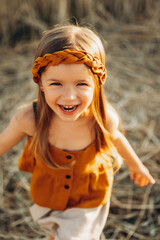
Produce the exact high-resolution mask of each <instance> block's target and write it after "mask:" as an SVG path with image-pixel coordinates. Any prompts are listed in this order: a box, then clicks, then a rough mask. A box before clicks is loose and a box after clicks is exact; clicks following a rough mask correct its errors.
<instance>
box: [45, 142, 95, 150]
mask: <svg viewBox="0 0 160 240" xmlns="http://www.w3.org/2000/svg"><path fill="white" fill-rule="evenodd" d="M95 142H96V139H94V140H93V141H92V142H91V143H90V144H89V145H88V146H87V147H85V148H84V149H80V150H67V149H61V148H58V147H56V146H54V145H52V144H50V143H49V146H50V148H51V149H52V150H57V151H61V152H68V153H78V152H84V151H86V150H88V149H89V148H91V147H92V146H94V145H95Z"/></svg>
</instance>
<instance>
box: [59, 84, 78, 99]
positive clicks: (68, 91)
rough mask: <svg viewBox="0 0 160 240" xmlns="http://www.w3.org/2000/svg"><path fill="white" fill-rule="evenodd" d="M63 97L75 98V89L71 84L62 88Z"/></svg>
mask: <svg viewBox="0 0 160 240" xmlns="http://www.w3.org/2000/svg"><path fill="white" fill-rule="evenodd" d="M62 97H63V99H64V100H75V99H76V91H75V89H74V87H73V86H65V87H64V89H63V96H62Z"/></svg>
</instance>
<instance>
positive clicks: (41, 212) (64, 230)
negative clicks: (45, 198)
mask: <svg viewBox="0 0 160 240" xmlns="http://www.w3.org/2000/svg"><path fill="white" fill-rule="evenodd" d="M109 206H110V203H109V202H108V203H107V204H104V205H101V206H99V207H96V208H69V209H66V210H65V211H57V210H51V209H48V208H44V207H40V206H38V205H37V204H34V205H33V206H32V207H31V208H30V212H31V215H32V217H33V220H34V221H35V222H37V223H38V224H39V225H40V226H41V227H42V229H43V230H44V231H45V232H46V233H47V234H48V235H50V236H52V237H54V239H55V240H99V239H100V235H101V233H102V231H103V228H104V225H105V223H106V220H107V217H108V212H109Z"/></svg>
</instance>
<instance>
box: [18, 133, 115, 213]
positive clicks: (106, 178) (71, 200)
mask: <svg viewBox="0 0 160 240" xmlns="http://www.w3.org/2000/svg"><path fill="white" fill-rule="evenodd" d="M31 140H32V137H28V141H27V143H26V145H25V148H24V152H23V154H22V155H21V157H20V158H19V169H20V170H22V171H27V172H30V173H32V179H31V188H30V193H31V197H32V199H33V201H34V202H35V203H36V204H38V205H39V206H42V207H47V208H50V209H54V210H61V211H63V210H65V209H67V208H71V207H78V208H94V207H98V206H99V205H102V204H105V203H106V202H107V201H108V200H109V199H110V196H111V191H112V184H113V167H112V158H111V156H109V155H108V156H106V154H101V153H97V152H96V141H94V142H93V143H92V144H90V145H89V146H88V147H87V148H86V149H85V150H82V151H64V150H61V149H58V148H56V147H54V146H50V148H51V153H52V156H53V159H54V161H55V162H56V163H58V164H61V165H64V164H66V165H67V164H69V163H71V162H72V161H75V164H74V165H73V166H72V167H71V168H69V169H64V168H63V169H62V168H55V169H53V168H50V167H48V166H47V165H46V164H45V163H44V162H43V161H42V159H41V158H40V157H38V156H35V154H34V151H33V149H31V150H30V151H29V149H28V148H29V145H30V142H31Z"/></svg>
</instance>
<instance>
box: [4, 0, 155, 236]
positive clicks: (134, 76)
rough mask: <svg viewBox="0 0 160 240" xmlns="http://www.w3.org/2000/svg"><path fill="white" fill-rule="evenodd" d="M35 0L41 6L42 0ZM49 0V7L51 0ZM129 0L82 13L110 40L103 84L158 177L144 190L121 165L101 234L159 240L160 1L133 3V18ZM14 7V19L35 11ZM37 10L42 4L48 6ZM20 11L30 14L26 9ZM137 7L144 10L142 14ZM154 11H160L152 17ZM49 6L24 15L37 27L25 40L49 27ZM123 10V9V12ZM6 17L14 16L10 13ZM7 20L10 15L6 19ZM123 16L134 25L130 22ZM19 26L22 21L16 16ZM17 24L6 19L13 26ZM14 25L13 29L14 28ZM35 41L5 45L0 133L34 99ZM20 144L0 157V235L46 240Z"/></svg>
mask: <svg viewBox="0 0 160 240" xmlns="http://www.w3.org/2000/svg"><path fill="white" fill-rule="evenodd" d="M2 2H3V1H2ZM6 2H7V1H6ZM33 2H34V4H36V3H37V2H38V1H33ZM39 2H40V1H39ZM41 2H43V1H41ZM47 2H50V4H51V2H52V1H51V0H50V1H49V0H48V1H47ZM53 2H54V1H53ZM60 2H61V1H59V4H60ZM62 2H63V1H62ZM62 2H61V3H62ZM78 2H79V1H77V2H76V4H78ZM82 2H83V1H82ZM113 2H114V3H115V4H113ZM129 2H130V1H129V0H128V1H127V0H125V1H118V0H117V1H105V2H104V1H102V0H101V1H99V4H98V5H97V7H96V9H95V8H94V4H93V6H92V8H91V10H92V11H94V13H95V15H94V20H93V19H92V18H90V13H89V14H88V15H87V14H86V13H85V11H84V9H83V5H82V6H81V7H82V9H83V10H81V11H82V12H83V15H84V16H83V21H84V22H85V21H89V20H87V19H91V21H89V22H91V23H94V26H95V28H96V29H97V31H98V32H99V33H100V34H101V35H102V36H103V38H104V39H105V40H107V43H106V41H104V44H105V47H106V49H107V50H106V59H107V63H106V65H107V69H108V75H109V77H108V80H107V83H106V85H105V91H106V95H107V97H108V98H109V100H110V101H111V103H112V104H113V105H114V107H115V108H116V109H117V111H118V112H119V113H120V115H121V118H122V120H123V124H124V128H125V131H126V136H127V138H128V139H129V141H130V142H131V144H132V146H133V147H134V148H135V150H136V152H137V154H138V155H139V156H140V158H141V160H142V161H143V162H144V163H145V165H146V166H147V167H148V168H149V169H150V171H151V173H152V175H153V176H154V177H155V179H156V184H155V185H154V186H148V187H146V188H139V187H137V186H135V185H134V184H133V183H132V182H131V181H130V180H129V172H128V170H127V168H126V166H125V165H124V166H123V167H122V169H121V170H120V172H119V173H118V174H117V175H116V176H115V183H114V188H113V194H112V199H111V210H110V215H109V218H108V221H107V223H106V227H105V229H104V233H105V236H106V238H107V239H116V240H124V239H125V240H129V239H131V240H139V239H144V240H147V239H148V240H159V239H160V217H159V213H160V194H159V189H160V180H159V176H160V170H159V165H160V149H159V145H160V131H159V128H160V110H159V105H160V101H159V96H160V91H159V90H160V77H159V76H160V68H159V66H160V59H159V52H160V31H159V30H160V29H159V16H158V15H157V11H158V10H157V9H159V5H158V4H157V2H158V1H149V0H148V1H144V0H143V1H141V4H140V1H133V2H134V6H133V5H132V7H133V9H134V11H133V13H132V14H131V16H128V15H129V13H130V12H132V10H131V6H130V5H128V3H129ZM15 3H17V5H16V4H15ZM12 4H13V5H12ZM18 4H19V5H18ZM23 4H24V5H23ZM79 4H80V3H79ZM83 4H84V2H83ZM104 4H105V7H104ZM120 4H121V7H120ZM125 4H126V5H125ZM142 4H143V5H145V4H146V5H145V7H142ZM155 4H157V5H156V9H155V6H154V5H155ZM10 5H12V6H11V7H12V10H13V12H14V11H15V10H14V9H17V11H16V13H17V15H15V16H14V18H13V22H14V21H15V19H20V17H19V16H20V13H21V14H22V16H23V15H24V12H25V11H26V9H27V8H28V9H30V10H28V11H31V9H32V10H33V8H32V5H30V6H29V5H27V1H18V0H17V1H10ZM22 5H23V8H22ZM17 6H19V7H17ZM49 6H50V5H49ZM127 6H128V7H127ZM137 6H139V8H138V7H137ZM140 6H141V8H140ZM151 6H153V7H151ZM39 7H40V8H41V7H43V8H44V6H43V3H42V5H40V6H39ZM72 7H73V6H72ZM66 8H69V6H67V7H66ZM117 8H118V9H119V11H118V12H119V14H118V13H117V10H116V9H117ZM22 9H25V11H24V12H23V11H22ZM69 9H70V10H68V11H71V6H70V8H69ZM137 9H139V11H140V12H141V14H139V15H138V10H137ZM91 10H90V11H91ZM153 10H155V11H154V14H153ZM1 11H2V9H1ZM47 11H48V8H47V6H46V9H44V16H42V17H43V18H41V20H40V21H39V19H38V17H37V16H39V15H38V14H39V13H40V9H37V13H36V14H35V12H34V11H31V14H30V16H33V17H34V18H33V19H35V21H30V20H29V19H28V20H27V16H28V15H27V14H26V18H24V19H25V20H24V22H25V21H30V25H29V26H32V27H30V28H31V29H32V30H31V29H30V31H29V33H30V34H29V35H27V36H28V39H35V38H36V36H38V34H39V33H37V32H39V31H41V30H43V29H45V28H46V25H47V21H49V20H45V21H44V18H45V15H46V13H47ZM61 11H62V10H61ZM74 11H76V10H74ZM26 12H27V11H26ZM122 12H123V13H126V15H125V14H124V16H123V17H122V15H121V13H122ZM116 13H117V15H116ZM127 13H128V15H127ZM142 13H143V14H142ZM8 14H12V11H11V13H9V12H8ZM63 14H64V15H63V17H64V16H65V15H66V16H70V14H71V13H70V12H68V13H63ZM114 15H116V16H117V18H118V20H117V19H116V18H115V16H114ZM127 16H128V17H127ZM146 16H147V17H146ZM120 20H122V21H120ZM5 21H8V20H7V19H5ZM50 21H54V20H50ZM126 21H127V22H130V23H129V24H127V23H126ZM24 22H23V23H24ZM14 23H16V24H17V22H16V21H15V22H14ZM7 24H9V23H7ZM7 24H6V26H7ZM12 24H13V23H10V24H9V26H10V28H11V26H12ZM6 26H5V27H6ZM17 26H18V25H16V27H14V28H15V30H14V29H13V32H14V31H17ZM33 26H36V27H35V28H34V27H33ZM35 29H36V31H37V32H36V31H35ZM5 31H6V32H5ZM0 32H1V30H0ZM4 33H8V35H7V36H6V39H4V36H3V37H1V39H2V38H3V42H5V43H8V42H10V41H11V40H10V39H12V40H13V36H14V34H13V35H11V36H10V35H9V32H8V27H7V28H6V30H4ZM25 34H26V32H25ZM1 36H2V35H1ZM15 39H16V38H15ZM15 39H14V41H15V42H16V41H17V40H15ZM35 46H36V41H32V42H31V41H30V42H29V43H26V42H23V43H21V42H20V43H19V44H18V45H16V47H14V48H10V47H7V48H4V47H3V48H2V47H1V59H0V77H1V88H0V93H1V100H0V130H2V129H3V128H4V127H5V126H6V125H7V122H8V121H9V119H10V117H11V116H12V115H13V113H14V111H15V109H16V108H17V107H18V106H20V105H21V104H23V103H25V102H27V101H30V100H31V99H33V98H34V97H35V96H36V88H34V87H33V86H34V84H33V83H32V80H31V73H30V69H31V66H32V63H33V55H34V54H33V51H34V49H35ZM22 147H23V143H20V144H19V145H17V146H16V147H15V148H14V149H13V150H11V151H10V152H9V153H7V154H6V155H4V156H3V157H1V161H0V164H1V168H0V177H1V179H0V180H1V181H0V182H1V186H0V193H1V196H2V197H1V198H0V213H1V214H0V239H2V240H3V239H7V240H16V239H17V240H27V239H34V240H38V239H43V240H45V239H47V238H46V237H45V236H44V234H43V232H42V231H41V230H40V229H39V228H38V226H36V225H35V224H34V223H33V221H32V220H31V217H30V214H29V211H28V207H29V206H30V205H31V204H32V202H31V199H30V196H29V193H28V189H29V179H30V175H28V174H26V173H22V172H19V171H18V170H17V159H18V156H19V155H20V153H21V151H22Z"/></svg>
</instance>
